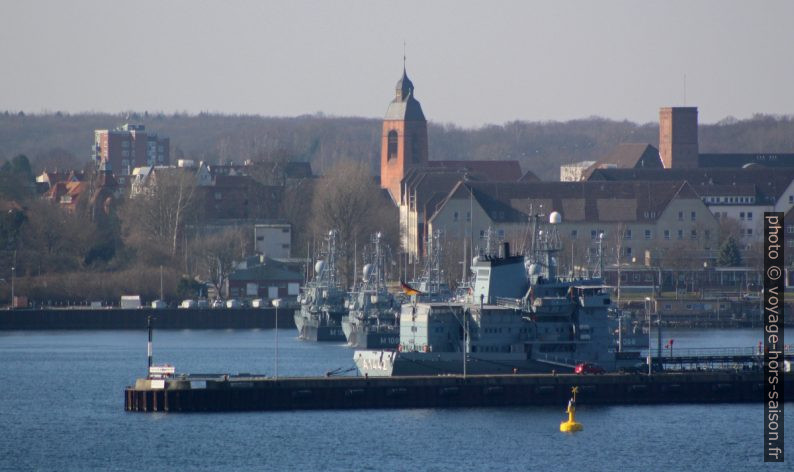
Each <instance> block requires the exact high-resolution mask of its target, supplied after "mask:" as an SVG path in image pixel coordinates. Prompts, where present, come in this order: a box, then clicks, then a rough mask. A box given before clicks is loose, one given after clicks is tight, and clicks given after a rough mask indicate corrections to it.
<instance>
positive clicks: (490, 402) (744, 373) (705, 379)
mask: <svg viewBox="0 0 794 472" xmlns="http://www.w3.org/2000/svg"><path fill="white" fill-rule="evenodd" d="M783 378H784V383H785V386H786V388H787V389H792V388H794V377H792V375H790V374H785V375H784V377H783ZM574 386H578V387H579V392H580V393H581V396H580V397H579V400H578V401H579V403H580V404H588V405H636V404H664V403H739V402H759V403H760V402H762V401H763V395H764V385H763V379H762V371H761V370H741V369H739V370H733V371H688V372H671V373H667V372H665V373H657V374H653V375H647V374H634V373H632V374H626V373H610V374H603V375H574V374H556V375H555V374H512V375H470V376H466V377H463V376H461V375H444V376H433V377H309V378H296V377H293V378H278V379H276V378H270V377H260V376H250V375H237V376H234V375H225V374H224V375H185V374H183V375H181V376H177V377H173V378H166V379H139V380H137V381H136V382H135V385H134V386H129V387H127V388H126V389H125V393H124V409H125V410H126V411H131V412H229V411H278V410H320V409H362V408H447V407H505V406H507V407H513V406H560V405H564V404H565V403H566V402H567V401H568V398H569V397H570V392H571V388H572V387H574Z"/></svg>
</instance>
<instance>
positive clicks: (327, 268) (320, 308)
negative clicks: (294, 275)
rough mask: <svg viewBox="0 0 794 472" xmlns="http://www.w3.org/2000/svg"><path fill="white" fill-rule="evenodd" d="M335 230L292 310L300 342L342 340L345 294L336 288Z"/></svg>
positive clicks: (331, 233) (329, 236)
mask: <svg viewBox="0 0 794 472" xmlns="http://www.w3.org/2000/svg"><path fill="white" fill-rule="evenodd" d="M336 236H337V233H336V231H335V230H331V231H329V232H328V236H327V237H326V241H325V243H326V244H325V248H324V254H323V256H324V259H319V260H318V261H317V262H316V263H315V265H314V278H313V279H312V280H311V281H309V282H307V283H306V285H304V286H303V287H301V294H300V297H299V298H298V302H299V303H300V309H298V310H295V326H296V327H297V328H298V336H299V337H300V339H304V340H307V341H344V340H345V334H344V332H343V331H342V317H343V316H345V314H346V313H347V309H346V308H345V297H346V295H347V293H346V292H345V290H344V289H342V288H341V287H340V286H339V282H338V279H337V272H336Z"/></svg>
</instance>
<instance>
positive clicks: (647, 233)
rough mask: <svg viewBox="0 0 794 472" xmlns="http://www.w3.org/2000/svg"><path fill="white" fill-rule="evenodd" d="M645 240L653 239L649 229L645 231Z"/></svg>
mask: <svg viewBox="0 0 794 472" xmlns="http://www.w3.org/2000/svg"><path fill="white" fill-rule="evenodd" d="M645 239H651V230H649V229H646V230H645Z"/></svg>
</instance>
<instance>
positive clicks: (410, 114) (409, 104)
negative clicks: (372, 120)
mask: <svg viewBox="0 0 794 472" xmlns="http://www.w3.org/2000/svg"><path fill="white" fill-rule="evenodd" d="M385 119H386V120H404V121H427V120H426V119H425V114H424V113H423V112H422V105H421V104H419V101H418V100H416V99H415V98H414V94H413V93H410V94H408V97H407V98H406V99H405V100H400V99H399V98H395V99H394V100H392V102H391V103H389V107H388V108H387V109H386V117H385Z"/></svg>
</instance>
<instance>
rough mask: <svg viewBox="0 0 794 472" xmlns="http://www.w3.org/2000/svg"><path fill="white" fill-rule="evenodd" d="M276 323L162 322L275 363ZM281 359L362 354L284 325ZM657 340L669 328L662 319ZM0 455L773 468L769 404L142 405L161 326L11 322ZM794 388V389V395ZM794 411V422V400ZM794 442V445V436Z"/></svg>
mask: <svg viewBox="0 0 794 472" xmlns="http://www.w3.org/2000/svg"><path fill="white" fill-rule="evenodd" d="M275 334H276V332H275V331H273V330H261V331H260V330H244V331H240V330H237V331H235V330H226V331H191V330H183V331H156V332H155V343H154V356H155V362H156V363H171V364H173V365H175V366H176V368H177V372H190V373H216V372H222V373H260V374H268V375H272V374H273V373H274V362H275V349H274V345H275ZM278 334H279V353H278V354H279V355H278V357H279V374H280V375H312V376H314V375H323V374H324V373H325V372H327V371H330V370H334V369H339V368H342V369H345V368H349V367H352V365H353V364H352V350H350V349H349V348H347V347H346V346H344V345H342V344H325V343H309V342H302V341H299V340H297V339H296V336H295V331H294V330H279V333H278ZM663 334H664V342H667V340H669V339H670V338H672V339H675V347H676V348H688V347H693V348H694V347H750V346H755V345H757V344H758V341H759V340H760V339H761V336H760V330H710V331H699V332H694V331H678V330H666V331H665V332H664V333H663ZM652 339H653V343H654V344H652V346H654V347H655V342H656V336H655V334H652ZM0 359H2V369H0V431H2V435H0V470H155V469H163V468H167V469H168V470H390V471H394V470H397V471H400V470H409V471H417V470H439V471H442V470H443V471H448V470H543V471H558V470H559V471H562V470H565V471H570V470H643V468H644V466H647V467H650V468H649V469H647V470H676V471H678V470H698V471H720V472H722V471H726V470H731V471H734V470H738V471H741V470H759V469H760V468H763V467H764V464H763V456H762V452H763V451H762V428H763V423H762V420H763V406H762V404H761V403H760V402H759V403H757V404H751V405H741V404H740V405H734V404H730V405H729V404H725V405H722V404H719V405H663V406H630V407H588V406H586V405H583V406H581V407H580V408H579V409H578V411H577V420H579V421H580V422H581V423H583V424H584V431H583V432H582V433H578V434H575V435H566V434H563V433H560V432H559V431H558V429H559V423H560V421H562V420H563V419H564V418H563V417H564V410H565V405H560V407H559V408H539V407H527V408H509V409H507V408H503V409H488V408H472V409H434V410H428V409H414V410H356V411H296V412H251V413H220V414H218V413H216V414H140V413H126V412H124V409H123V389H124V387H125V386H126V385H129V384H131V383H132V382H133V381H134V380H135V378H138V377H141V376H143V375H145V368H146V333H145V332H143V331H142V332H132V331H109V332H108V331H82V332H54V331H50V332H4V333H0ZM790 395H792V394H790ZM788 407H789V408H788V409H787V413H786V420H787V421H786V422H787V423H788V424H789V425H790V424H792V421H794V414H793V412H792V409H794V405H792V404H789V405H788ZM788 452H789V454H794V450H791V451H788Z"/></svg>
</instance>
